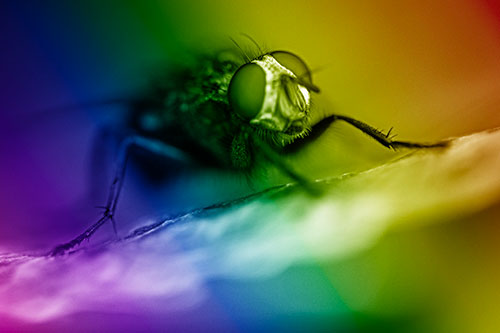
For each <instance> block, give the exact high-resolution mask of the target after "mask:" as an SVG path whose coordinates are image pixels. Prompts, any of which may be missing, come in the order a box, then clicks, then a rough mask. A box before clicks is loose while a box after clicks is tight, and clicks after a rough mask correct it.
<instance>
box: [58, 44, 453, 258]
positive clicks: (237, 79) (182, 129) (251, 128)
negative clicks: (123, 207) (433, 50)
mask: <svg viewBox="0 0 500 333" xmlns="http://www.w3.org/2000/svg"><path fill="white" fill-rule="evenodd" d="M247 37H248V36H247ZM248 38H249V39H250V40H251V41H252V42H253V43H254V44H255V45H256V47H257V50H258V54H257V56H254V57H252V56H249V55H248V54H247V53H245V52H244V51H243V50H242V48H241V47H240V46H239V45H238V44H237V43H236V42H235V41H233V42H234V44H235V45H236V48H237V50H236V52H238V53H239V56H240V57H239V58H241V59H238V60H235V59H236V57H233V59H222V58H221V57H219V56H217V55H213V56H205V57H202V58H199V59H198V60H199V61H198V62H197V65H196V66H194V67H193V68H188V69H178V70H175V71H171V72H169V73H168V74H167V76H166V78H167V79H163V80H157V82H156V84H153V85H152V88H151V89H150V91H149V92H148V93H147V94H144V95H143V96H141V97H140V98H137V99H135V100H131V101H129V102H127V106H128V108H129V109H130V117H129V127H130V130H131V131H130V132H131V134H130V135H129V136H127V137H126V138H125V139H124V140H123V142H122V143H121V148H120V154H119V155H118V160H117V169H116V171H115V174H114V178H113V180H112V183H111V185H110V188H109V193H108V199H107V202H106V205H105V206H104V207H103V208H104V212H103V215H102V217H101V218H100V219H99V220H98V221H97V222H96V223H94V224H93V225H92V226H90V227H89V228H88V229H87V230H85V231H84V232H83V233H82V234H80V235H79V236H78V237H76V238H75V239H73V240H72V241H70V242H68V243H65V244H61V245H59V246H57V247H56V248H55V249H53V250H52V251H51V252H50V254H51V255H60V254H64V253H67V252H69V251H70V250H71V249H73V248H74V247H76V246H78V245H79V244H80V243H81V242H82V241H84V240H86V239H89V238H90V237H91V236H92V235H93V234H94V233H95V232H96V231H97V230H98V229H99V228H100V227H101V226H102V225H104V224H105V223H107V222H108V221H110V222H111V223H112V225H113V227H114V229H115V232H116V225H115V221H114V214H115V211H116V208H117V204H118V198H119V194H120V189H121V186H122V181H123V179H124V175H125V169H126V165H127V159H128V156H129V151H130V148H131V147H136V148H139V149H143V150H145V151H148V152H150V153H152V154H154V155H158V156H159V157H164V158H166V159H167V160H168V159H170V160H172V159H175V160H183V161H195V162H197V163H200V164H203V165H212V166H217V167H220V168H227V169H231V170H236V171H241V172H248V171H249V170H251V169H252V167H253V166H254V164H255V157H256V156H258V155H260V156H261V157H263V158H264V159H266V160H268V161H269V162H271V163H272V164H274V166H275V167H277V168H278V169H279V170H280V171H281V172H283V173H284V174H286V175H287V176H288V177H290V178H291V179H293V180H294V181H295V182H297V183H298V184H300V185H301V186H303V187H304V188H305V189H308V188H309V189H311V188H312V187H311V186H310V182H309V180H308V179H306V178H305V177H303V176H301V175H300V174H299V173H297V172H295V171H294V170H293V168H292V166H290V165H288V164H286V163H285V162H283V159H281V158H280V154H283V152H284V148H285V147H287V146H289V145H290V144H292V143H294V142H300V141H301V140H306V139H307V138H308V137H312V135H311V134H314V133H315V130H316V131H318V129H317V128H318V127H319V126H316V125H318V124H319V123H321V124H322V126H321V127H322V128H324V125H325V123H326V124H328V123H332V122H334V121H343V122H346V123H348V124H350V125H352V126H354V127H355V128H357V129H358V130H360V131H362V132H363V133H365V134H367V135H368V136H369V137H371V138H372V139H374V140H376V141H377V142H379V143H380V144H381V145H383V146H384V147H387V148H389V149H398V148H434V147H443V146H445V145H446V143H445V142H438V143H433V144H425V143H416V142H408V141H397V140H393V138H394V137H393V136H390V131H389V132H388V133H383V132H382V131H380V130H378V129H376V128H374V127H372V126H370V125H368V124H366V123H364V122H361V121H359V120H356V119H353V118H351V117H348V116H344V115H340V114H334V113H329V114H327V115H324V116H318V115H317V114H315V110H314V108H311V100H312V99H313V98H314V95H315V94H319V93H320V89H319V87H317V86H316V85H315V84H314V83H313V79H312V73H311V70H310V69H309V67H308V66H307V65H306V63H305V62H304V60H302V59H301V58H300V57H299V56H297V55H296V54H294V53H292V52H288V51H280V50H278V51H272V52H264V51H262V49H261V48H260V47H259V45H258V44H257V43H256V42H255V41H254V40H253V39H251V38H250V37H248ZM226 58H227V57H226Z"/></svg>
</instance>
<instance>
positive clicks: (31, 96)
mask: <svg viewBox="0 0 500 333" xmlns="http://www.w3.org/2000/svg"><path fill="white" fill-rule="evenodd" d="M0 31H1V33H0V39H1V42H2V43H1V44H2V46H3V47H2V51H1V52H0V73H1V74H0V87H1V89H0V156H1V161H2V162H1V163H0V211H1V215H0V217H1V220H0V252H3V253H5V252H11V251H41V250H45V249H48V248H50V247H51V246H53V245H54V244H57V243H58V242H62V241H65V240H68V239H70V238H71V237H72V236H73V235H76V234H77V233H78V232H80V231H81V230H83V228H85V227H86V226H88V225H89V223H90V222H91V221H94V220H95V219H96V218H98V217H99V211H98V210H96V209H94V206H95V205H100V204H102V203H103V200H104V198H105V194H106V187H107V184H108V183H109V177H110V174H111V172H112V161H113V158H112V157H113V151H114V150H113V147H112V144H111V145H106V144H105V143H103V144H101V143H100V142H101V141H99V140H100V139H99V128H100V126H101V125H102V124H103V123H105V122H106V118H107V117H111V118H113V117H119V116H120V108H119V106H102V107H96V108H82V107H79V106H81V105H82V104H85V103H87V102H89V101H96V100H97V101H99V100H106V99H109V98H114V97H116V96H118V97H120V96H126V95H129V94H132V93H135V92H136V91H138V89H140V88H141V87H143V86H144V85H145V84H147V82H148V80H149V78H150V77H151V74H152V73H154V72H155V70H156V69H157V68H159V67H162V66H163V67H169V66H181V65H183V64H189V61H190V60H191V59H192V58H191V57H192V54H198V53H203V52H216V51H217V50H218V49H223V48H227V47H231V46H232V44H231V42H230V39H229V38H230V37H232V38H234V39H236V40H238V41H239V42H240V44H243V45H248V47H251V46H250V43H249V42H248V40H246V39H245V38H242V37H241V35H240V34H241V33H246V34H248V35H250V36H252V38H254V39H255V40H256V41H257V42H258V43H259V44H260V45H262V47H263V48H264V49H266V50H269V51H271V50H289V51H292V52H294V53H295V54H297V55H299V56H301V57H302V58H303V59H305V61H306V62H307V63H308V65H309V67H310V68H311V69H312V70H313V73H314V74H313V79H314V82H315V83H316V84H317V85H318V86H319V87H321V89H322V93H321V94H320V95H319V96H317V100H316V102H315V103H316V104H315V107H320V108H325V109H328V110H330V109H331V110H333V111H332V112H337V113H341V114H346V115H349V116H352V117H354V118H357V119H360V120H363V121H365V122H367V123H369V124H372V125H373V126H375V127H377V128H381V129H386V130H387V129H389V128H391V127H394V132H395V133H397V134H398V138H399V139H406V140H413V141H429V142H432V141H435V140H439V139H443V138H448V137H457V136H462V135H466V134H471V133H475V132H478V131H482V130H485V129H490V128H495V127H498V126H500V112H499V108H498V104H499V102H500V80H499V79H498V78H499V77H500V2H498V1H496V0H453V1H452V0H441V1H431V0H425V1H418V2H416V1H406V2H402V1H363V2H346V1H312V2H306V1H260V0H259V1H251V2H245V1H170V0H169V1H142V2H139V1H105V2H102V1H71V2H67V1H44V2H38V1H2V2H1V3H0ZM68 106H69V107H68ZM71 106H75V107H74V108H73V107H71ZM61 107H62V108H61ZM332 129H334V130H331V131H328V132H327V133H326V135H324V136H322V137H321V138H320V139H318V141H317V142H315V143H314V144H312V145H309V146H308V147H306V148H305V149H303V150H301V151H300V152H297V153H296V154H294V155H292V156H290V157H289V160H290V161H291V162H292V163H294V166H295V167H296V169H297V170H300V171H301V172H302V173H303V174H306V175H308V176H310V177H311V178H322V177H328V176H338V175H341V174H343V173H346V172H352V171H361V170H364V169H367V168H369V167H371V166H375V165H377V164H379V163H381V161H386V160H390V159H392V158H394V155H393V153H392V152H387V151H385V150H384V149H382V148H381V147H378V146H377V144H375V143H373V142H371V141H370V140H369V139H367V138H366V137H365V136H363V135H361V134H359V133H356V131H354V130H352V129H349V128H348V127H345V126H343V125H340V124H339V125H337V124H334V126H333V128H332ZM130 172H131V175H132V176H130V177H131V178H134V175H135V176H136V177H139V178H140V174H139V172H138V171H137V170H134V169H133V168H132V170H131V171H130ZM263 172H265V171H263ZM270 177H271V176H270ZM264 183H265V182H264ZM269 183H273V181H269ZM101 185H102V186H101ZM245 185H246V184H243V185H242V183H241V179H234V178H232V176H227V175H225V174H224V173H223V172H218V171H215V170H212V171H209V172H202V171H199V170H194V171H192V172H185V173H182V174H181V175H179V177H177V178H176V179H174V180H171V181H170V182H169V183H168V184H167V186H165V187H164V188H163V189H161V190H159V189H156V188H154V187H151V188H148V186H147V185H144V183H143V182H142V181H141V180H140V179H139V180H138V181H133V180H131V181H129V182H128V183H127V184H126V186H125V189H126V191H124V197H123V202H124V204H122V209H121V210H120V212H119V217H118V219H119V220H120V221H121V223H122V224H121V226H122V228H125V229H126V227H125V226H129V227H130V226H133V225H135V222H136V219H137V218H138V217H140V216H144V215H145V214H151V215H154V214H155V212H158V211H161V212H163V213H164V212H167V213H168V212H178V211H181V210H183V209H191V208H196V207H200V206H203V205H207V204H210V203H214V202H217V201H220V200H225V199H229V198H234V197H238V196H240V195H244V194H247V193H249V191H251V189H248V188H245ZM262 186H263V187H265V186H264V185H262ZM257 187H258V186H257ZM96 188H97V189H98V190H95V189H96ZM93 191H94V192H93ZM148 191H149V192H148ZM144 193H147V194H148V195H144ZM151 193H152V194H151ZM165 198H168V199H167V200H165ZM126 203H130V204H126ZM481 214H482V215H481V217H478V218H477V219H478V220H481V219H483V220H487V221H493V220H495V219H496V218H497V217H498V215H496V213H491V212H483V213H481ZM488 214H489V215H488ZM467 221H470V220H467V219H465V220H463V221H462V220H460V222H457V223H466V222H467ZM443 228H444V227H442V226H439V227H435V228H434V229H432V228H431V229H432V230H427V229H425V230H424V231H422V230H419V231H417V232H415V233H411V234H405V235H404V236H402V237H401V238H398V237H394V238H391V237H389V239H388V240H386V241H385V242H383V243H380V244H379V245H378V248H377V250H374V251H375V252H373V253H371V254H368V255H367V256H364V257H361V258H354V259H352V258H351V259H352V260H351V259H346V261H345V262H342V263H338V264H335V265H332V266H329V268H327V269H326V268H325V270H326V271H325V272H322V273H321V274H319V275H316V274H313V273H311V278H312V279H315V278H318V276H319V278H321V279H322V278H324V277H323V275H322V274H323V273H325V274H326V275H325V276H336V277H337V278H338V279H342V278H343V277H342V276H339V275H338V274H337V275H336V273H331V272H328V270H334V269H338V270H340V271H342V269H344V270H347V271H349V270H352V271H356V270H357V269H359V270H360V271H365V269H374V270H379V269H380V270H384V272H386V270H388V271H390V270H391V269H393V268H394V267H399V266H398V265H399V264H402V263H403V262H405V263H406V264H405V265H409V267H407V268H408V269H409V271H411V265H410V264H409V263H408V262H406V261H405V260H406V259H401V258H402V257H401V258H399V259H398V258H394V257H391V255H390V253H391V251H392V250H395V249H400V246H401V245H402V246H403V250H401V251H403V252H404V251H405V250H404V249H406V254H407V255H409V256H411V255H412V254H413V253H420V254H421V253H422V252H421V251H426V253H428V255H429V257H432V256H434V252H433V250H434V249H435V250H436V251H438V250H442V249H441V247H443V246H444V247H446V250H447V251H454V250H457V251H460V247H461V244H462V243H461V242H465V241H464V240H463V239H462V238H461V237H462V236H460V237H458V239H459V241H456V240H452V241H450V242H451V243H449V244H448V245H449V246H448V245H442V241H443V240H444V239H447V238H448V236H446V235H447V232H448V230H446V229H443ZM453 230H455V229H453ZM460 230H461V231H456V232H458V233H460V235H462V232H463V230H462V229H460ZM486 230H487V229H486ZM476 231H477V233H476V234H475V236H476V237H477V241H478V243H480V242H481V237H482V236H481V235H488V233H489V232H487V231H485V229H480V228H479V229H477V230H476ZM110 232H111V230H105V231H104V234H105V235H103V236H102V237H107V236H109V233H110ZM106 235H107V236H106ZM490 236H491V235H490ZM464 237H465V236H464ZM488 237H489V236H488ZM491 237H493V236H491ZM412 244H413V245H412ZM423 244H427V245H428V247H425V246H424V245H423ZM497 250H498V249H497ZM372 255H373V256H375V259H373V260H371V259H370V258H372V257H371V256H372ZM441 255H442V256H443V257H442V258H441V259H442V261H441V260H438V262H439V263H441V262H447V261H448V259H449V258H447V257H446V256H447V255H450V256H452V257H453V258H454V260H455V259H457V258H456V257H454V256H453V255H452V254H449V253H448V254H446V251H445V254H441ZM492 255H493V254H492ZM449 265H450V267H449V271H450V272H452V271H454V270H457V268H456V267H455V266H453V265H454V263H453V261H450V262H449ZM438 266H439V267H441V266H440V264H437V266H436V267H438ZM432 267H433V266H432V265H430V266H429V269H433V268H432ZM434 268H435V267H434ZM319 269H320V270H322V269H323V268H319ZM337 272H338V271H337ZM307 274H309V273H307ZM328 274H331V275H328ZM332 274H333V275H332ZM388 274H389V273H388ZM408 274H409V273H408ZM349 276H351V275H349ZM405 276H406V275H405ZM284 278H286V276H285V277H284ZM332 279H333V280H334V282H335V279H334V278H332ZM336 281H337V283H340V282H339V280H336ZM344 282H345V281H344ZM476 282H477V283H481V281H475V283H476ZM275 283H278V282H276V281H275ZM329 283H330V282H325V281H323V282H318V285H322V286H325V285H328V286H330V285H329ZM358 283H359V285H363V283H364V282H363V281H358ZM332 285H333V287H331V286H330V287H328V288H334V289H335V288H336V284H335V283H333V284H332ZM353 285H356V284H353ZM240 287H241V286H240ZM406 287H409V285H400V286H396V289H397V288H399V289H398V290H399V291H398V292H399V294H398V293H396V295H402V294H404V290H405V288H406ZM255 288H257V287H255ZM352 288H358V287H352ZM359 288H361V287H359ZM257 289H258V288H257ZM389 289H390V288H389ZM328 290H330V289H328ZM427 291H428V290H427ZM225 292H229V291H227V290H225ZM330 292H332V291H331V290H330ZM335 292H336V291H335ZM482 292H483V291H482ZM341 293H342V291H341ZM226 296H227V295H225V296H221V297H226ZM240 296H241V295H240ZM241 297H242V298H244V297H245V296H244V295H243V296H241ZM396 297H397V296H396ZM351 301H352V302H355V301H358V300H351ZM418 301H422V300H418ZM377 304H378V303H377ZM384 304H385V303H384ZM398 304H399V303H398ZM401 304H409V303H405V300H404V297H403V301H402V302H401ZM415 304H416V303H411V306H410V305H409V306H410V308H411V307H413V306H416V305H415ZM276 306H279V305H276ZM391 306H394V303H391ZM490 306H493V305H490ZM378 310H380V311H381V312H382V313H383V312H384V309H383V308H378ZM476 310H477V309H476ZM490 310H491V307H490ZM311 311H313V310H311ZM346 311H347V310H346ZM388 312H391V311H388ZM325 313H326V314H325V316H326V317H325V318H327V319H325V320H326V322H328V320H331V318H329V317H328V316H327V314H328V311H326V312H325ZM409 313H411V309H410V311H409ZM328 318H329V319H328ZM363 318H365V319H363V320H368V321H369V320H370V319H366V318H367V317H363ZM377 318H378V317H377ZM377 320H378V319H377ZM391 320H392V319H391ZM405 320H406V319H405ZM375 321H376V320H375ZM377 323H379V322H377ZM379 324H381V325H382V326H383V327H386V326H384V325H385V324H386V323H385V322H383V323H379ZM393 324H394V325H397V320H396V321H394V320H392V321H389V322H388V325H389V326H390V327H392V325H393ZM16 325H21V324H19V323H17V324H16ZM153 326H154V325H153ZM389 326H387V327H389ZM50 327H51V326H50V325H49V326H47V330H48V329H49V328H50Z"/></svg>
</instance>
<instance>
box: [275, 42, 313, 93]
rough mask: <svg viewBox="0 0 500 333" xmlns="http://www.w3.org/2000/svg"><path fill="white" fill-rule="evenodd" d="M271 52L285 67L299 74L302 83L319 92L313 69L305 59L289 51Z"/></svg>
mask: <svg viewBox="0 0 500 333" xmlns="http://www.w3.org/2000/svg"><path fill="white" fill-rule="evenodd" d="M269 54H270V55H271V56H272V57H273V58H274V59H276V60H277V61H278V62H279V63H280V64H281V65H282V66H283V67H286V68H288V69H289V70H291V71H292V72H293V73H294V74H295V75H297V77H298V78H299V81H300V83H301V84H303V85H304V86H305V87H307V88H308V89H309V90H311V91H314V92H319V88H318V87H316V86H315V85H314V84H313V83H312V76H311V71H310V70H309V67H307V65H306V63H305V62H304V60H302V59H300V58H299V57H298V56H296V55H295V54H293V53H290V52H287V51H274V52H271V53H269Z"/></svg>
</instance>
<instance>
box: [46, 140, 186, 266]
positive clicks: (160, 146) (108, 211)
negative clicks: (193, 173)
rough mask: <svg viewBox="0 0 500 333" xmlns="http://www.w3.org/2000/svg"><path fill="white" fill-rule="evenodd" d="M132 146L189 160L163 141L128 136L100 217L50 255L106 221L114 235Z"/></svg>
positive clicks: (65, 249) (73, 244) (59, 252)
mask: <svg viewBox="0 0 500 333" xmlns="http://www.w3.org/2000/svg"><path fill="white" fill-rule="evenodd" d="M133 147H137V148H140V149H142V150H145V151H148V152H150V153H152V154H155V155H157V156H160V157H164V158H168V159H172V160H176V161H181V162H185V163H188V162H190V161H191V159H190V158H189V156H188V155H186V154H185V153H184V152H183V151H181V150H179V149H178V148H175V147H173V146H170V145H168V144H166V143H163V142H161V141H158V140H154V139H149V138H145V137H141V136H130V137H127V138H126V139H125V140H124V141H123V142H122V143H121V145H120V150H119V153H118V157H117V159H116V167H115V174H114V177H113V181H112V182H111V186H110V188H109V193H108V199H107V201H106V205H105V206H102V207H101V208H103V209H104V212H103V215H102V217H101V218H100V219H99V220H98V221H97V222H96V223H94V224H93V225H91V226H90V227H89V228H87V230H85V231H84V232H83V233H81V234H80V235H79V236H77V237H76V238H75V239H73V240H71V241H69V242H67V243H64V244H61V245H58V246H57V247H55V248H54V249H53V250H52V251H50V252H49V255H50V256H56V255H62V254H65V253H68V252H69V251H70V250H72V249H73V248H74V247H76V246H78V245H79V244H80V243H82V242H83V241H84V240H86V239H90V237H91V236H92V235H93V234H94V233H95V232H96V231H97V230H98V229H99V228H100V227H101V226H102V225H104V224H105V223H106V222H108V221H111V224H112V226H113V230H114V232H115V235H117V234H118V232H117V228H116V222H115V219H114V216H115V212H116V207H117V205H118V199H119V197H120V192H121V189H122V186H123V181H124V178H125V171H126V168H127V162H128V158H129V155H130V150H131V148H133Z"/></svg>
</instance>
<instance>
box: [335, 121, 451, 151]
mask: <svg viewBox="0 0 500 333" xmlns="http://www.w3.org/2000/svg"><path fill="white" fill-rule="evenodd" d="M335 120H342V121H345V122H346V123H348V124H350V125H352V126H354V127H356V128H357V129H359V130H361V131H362V132H363V133H365V134H367V135H369V136H370V137H372V138H373V139H375V140H376V141H377V142H378V143H380V144H381V145H383V146H384V147H387V148H390V149H398V148H439V147H446V146H447V145H448V142H446V141H439V142H436V143H419V142H410V141H399V140H393V139H394V137H395V135H392V136H391V131H392V128H391V129H390V130H389V131H388V132H387V133H383V132H381V131H380V130H378V129H376V128H375V127H372V126H370V125H368V124H366V123H364V122H362V121H359V120H356V119H354V118H351V117H346V116H342V115H331V116H329V117H328V118H327V119H326V121H331V122H333V121H335Z"/></svg>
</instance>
